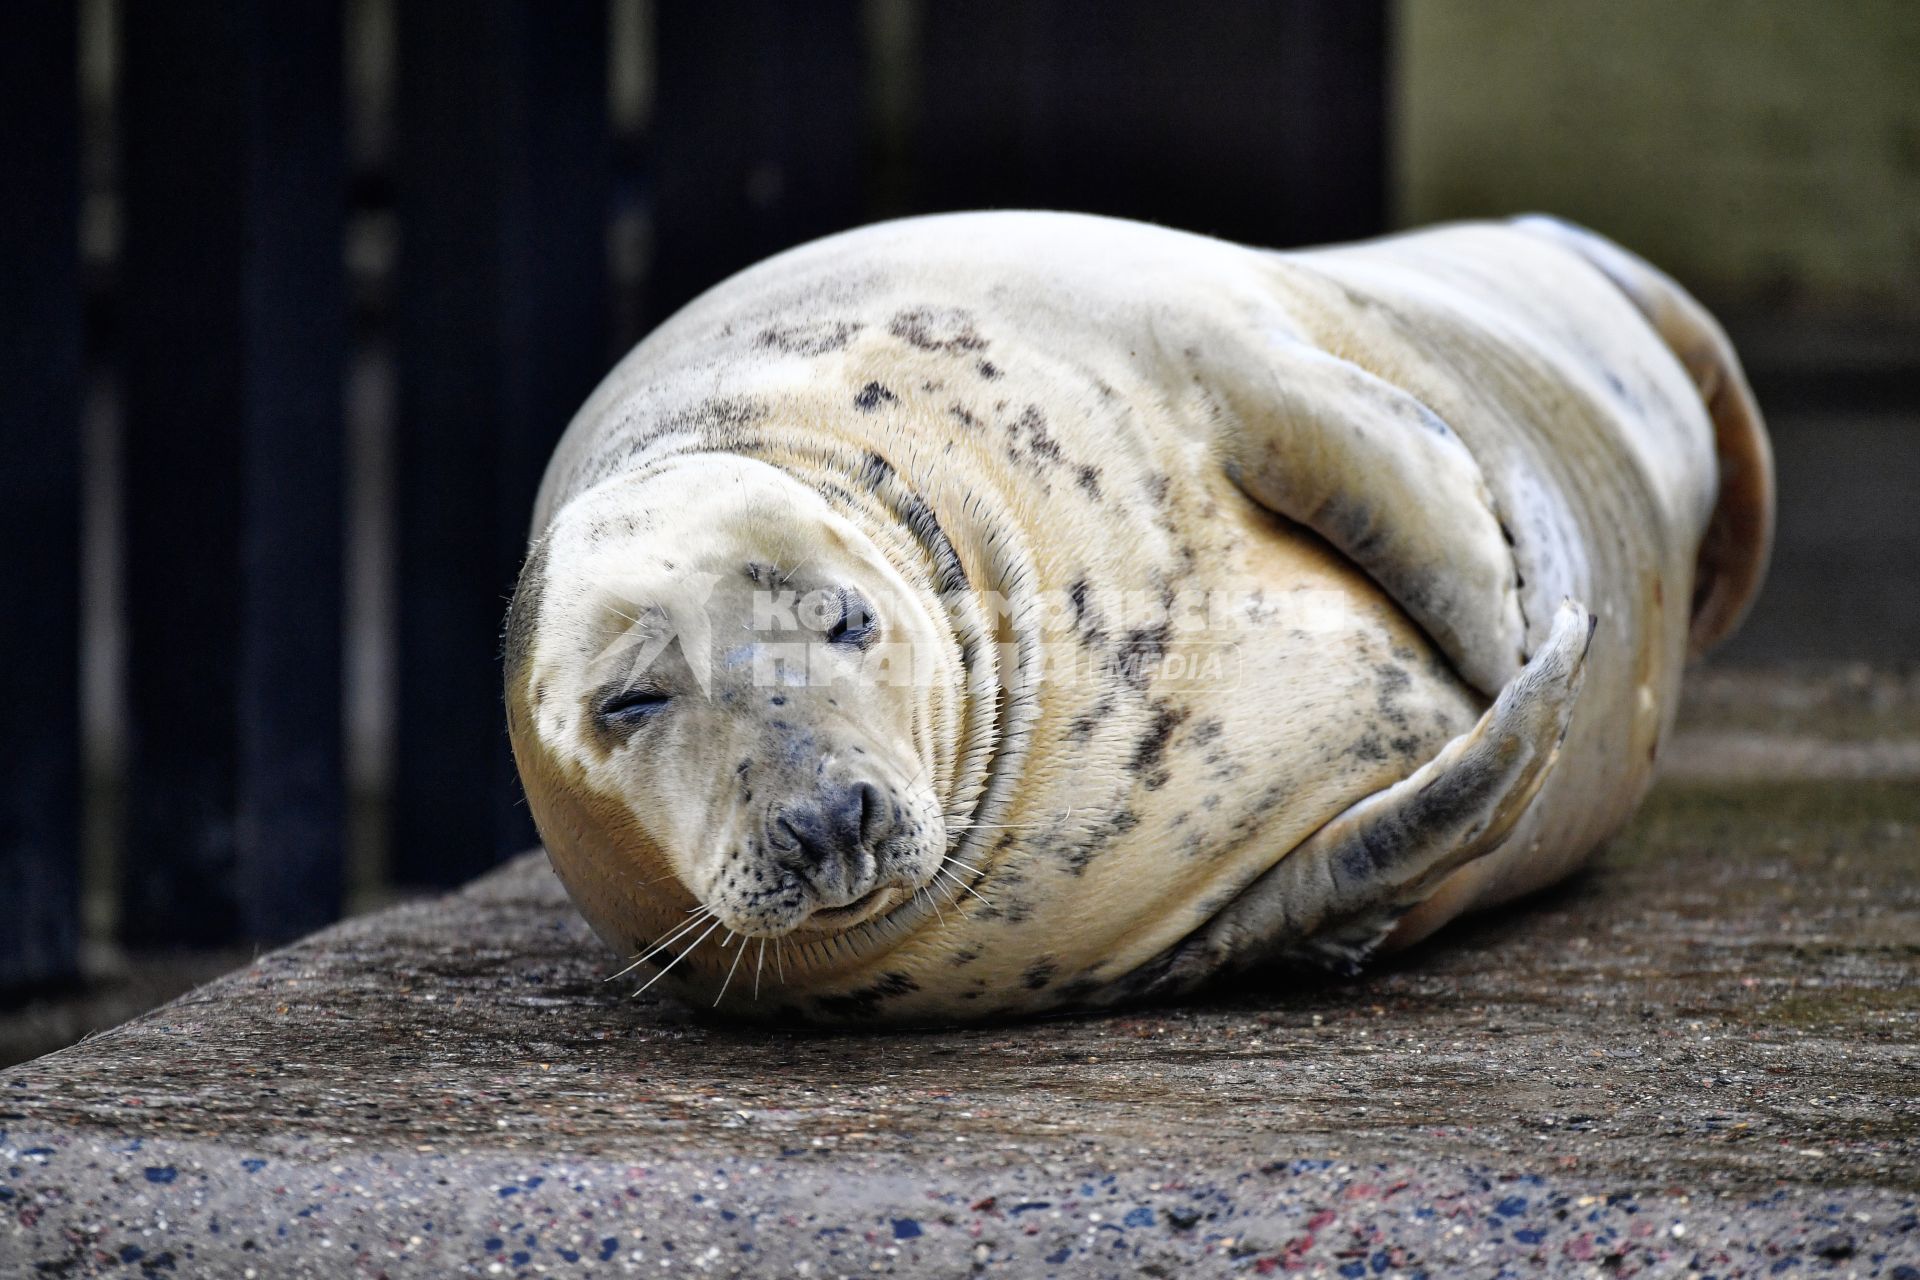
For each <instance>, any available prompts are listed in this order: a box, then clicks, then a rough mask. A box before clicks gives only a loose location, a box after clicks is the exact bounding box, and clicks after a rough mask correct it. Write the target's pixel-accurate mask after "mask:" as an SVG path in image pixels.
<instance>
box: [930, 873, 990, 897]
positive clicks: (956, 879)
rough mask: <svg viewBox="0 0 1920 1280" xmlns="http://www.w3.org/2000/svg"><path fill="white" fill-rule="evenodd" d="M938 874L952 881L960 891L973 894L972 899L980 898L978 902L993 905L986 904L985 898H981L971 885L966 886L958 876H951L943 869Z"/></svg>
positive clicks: (951, 874)
mask: <svg viewBox="0 0 1920 1280" xmlns="http://www.w3.org/2000/svg"><path fill="white" fill-rule="evenodd" d="M940 874H941V875H943V876H945V877H947V879H949V880H951V881H953V882H954V883H955V884H957V885H959V886H960V887H961V888H962V889H964V890H966V891H967V892H968V893H971V894H973V896H974V897H976V898H980V901H982V902H985V903H986V904H987V905H988V906H992V905H993V904H992V903H991V902H987V900H986V899H985V898H983V897H981V896H980V894H979V892H978V891H977V890H975V889H974V887H973V886H972V885H970V884H968V883H967V882H966V881H965V880H962V879H961V878H960V877H959V876H957V875H955V874H953V872H951V871H949V870H947V869H946V868H945V867H942V868H940Z"/></svg>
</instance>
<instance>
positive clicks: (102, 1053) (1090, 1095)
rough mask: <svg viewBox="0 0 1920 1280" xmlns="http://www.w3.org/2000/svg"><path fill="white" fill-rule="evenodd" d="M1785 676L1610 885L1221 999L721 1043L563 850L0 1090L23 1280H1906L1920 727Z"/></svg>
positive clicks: (1728, 724) (1707, 717)
mask: <svg viewBox="0 0 1920 1280" xmlns="http://www.w3.org/2000/svg"><path fill="white" fill-rule="evenodd" d="M1822 681H1824V683H1822ZM1796 688H1798V689H1799V692H1794V691H1793V690H1791V689H1789V690H1784V691H1783V689H1782V688H1781V685H1780V681H1779V680H1778V679H1777V678H1776V677H1764V678H1763V677H1752V678H1749V677H1746V676H1740V675H1728V676H1725V677H1711V678H1709V679H1706V680H1703V681H1702V682H1700V684H1699V685H1698V686H1697V689H1696V693H1695V695H1694V710H1693V713H1692V714H1691V716H1690V720H1691V724H1690V727H1689V728H1688V729H1687V730H1686V731H1684V732H1683V733H1681V734H1679V735H1677V736H1676V738H1675V739H1674V741H1673V742H1672V744H1670V747H1669V750H1668V754H1669V758H1670V761H1671V762H1672V764H1673V766H1674V768H1673V774H1672V776H1671V777H1670V778H1669V779H1668V780H1667V781H1665V782H1663V783H1662V785H1661V786H1660V788H1659V789H1657V790H1656V792H1655V794H1654V796H1653V798H1652V800H1651V801H1650V802H1649V804H1648V806H1647V808H1646V809H1645V810H1644V811H1643V813H1642V814H1641V816H1640V818H1639V819H1638V820H1637V821H1636V822H1635V824H1634V825H1633V827H1632V828H1631V829H1630V830H1629V831H1628V832H1627V833H1626V834H1624V835H1623V836H1622V837H1621V838H1619V839H1618V840H1616V841H1615V842H1614V844H1613V845H1612V847H1611V848H1610V850H1609V851H1608V852H1607V854H1606V855H1605V856H1604V857H1603V859H1602V860H1601V861H1600V863H1599V864H1598V866H1597V867H1596V868H1595V869H1594V870H1593V871H1592V872H1591V873H1589V874H1588V875H1586V876H1584V877H1582V878H1581V879H1580V880H1578V881H1576V882H1575V883H1573V884H1570V885H1568V886H1566V887H1564V888H1562V889H1559V890H1556V891H1554V892H1553V893H1551V894H1549V895H1547V896H1546V897H1544V898H1541V899H1538V900H1536V901H1533V902H1531V903H1528V904H1524V905H1523V906H1522V907H1520V908H1518V909H1515V910H1512V911H1508V912H1505V913H1502V914H1500V915H1498V916H1496V917H1494V918H1490V919H1485V920H1480V921H1476V922H1471V923H1469V924H1467V925H1466V926H1464V927H1460V928H1456V929H1454V930H1451V931H1449V932H1447V933H1446V934H1443V935H1442V937H1441V938H1439V939H1436V940H1435V941H1434V942H1433V943H1431V944H1429V945H1427V946H1425V947H1423V948H1421V949H1419V950H1417V951H1416V952H1414V953H1412V954H1410V955H1407V956H1404V957H1400V958H1397V959H1395V960H1393V961H1391V962H1390V963H1388V964H1385V965H1382V966H1380V967H1377V968H1376V969H1374V970H1373V971H1371V972H1369V973H1368V974H1366V975H1364V976H1362V977H1360V978H1358V979H1355V980H1349V981H1309V980H1305V979H1302V978H1300V977H1298V976H1278V975H1277V976H1274V977H1271V978H1268V979H1264V980H1263V981H1261V982H1260V983H1258V984H1254V985H1251V986H1247V987H1243V988H1241V989H1238V990H1236V991H1232V992H1228V993H1223V994H1222V995H1221V996H1220V997H1219V998H1217V999H1215V1000H1213V1001H1211V1002H1208V1003H1206V1004H1204V1005H1199V1006H1192V1007H1182V1008H1155V1009H1144V1010H1135V1011H1132V1012H1128V1013H1124V1014H1120V1015H1115V1016H1107V1017H1099V1018H1080V1019H1060V1020H1052V1021H1044V1022H1037V1023H1028V1024H1023V1025H1014V1026H1001V1027H989V1028H970V1029H957V1030H943V1031H930V1032H919V1033H913V1034H871V1035H845V1034H838V1035H825V1034H815V1033H809V1032H805V1031H800V1030H792V1031H779V1030H775V1031H768V1030H764V1029H760V1030H742V1029H737V1028H733V1027H729V1026H725V1025H719V1024H714V1023H711V1022H708V1021H706V1020H704V1019H703V1018H702V1017H701V1016H700V1014H699V1012H698V1011H693V1010H687V1009H683V1008H679V1007H676V1006H673V1005H671V1004H669V1003H666V1002H663V1001H660V1000H657V999H656V998H654V997H653V996H651V995H650V996H648V997H645V998H642V999H640V1000H632V999H629V998H627V996H626V995H625V992H624V990H623V989H622V988H623V987H630V983H629V982H628V981H627V980H622V982H621V983H615V984H606V983H603V982H602V981H601V979H602V978H604V977H605V976H606V975H607V974H609V973H610V972H612V971H613V970H614V969H615V968H617V967H618V966H617V964H616V963H614V962H612V961H611V960H610V958H609V957H607V956H606V955H605V954H603V952H602V951H601V949H600V948H599V946H598V945H597V944H596V943H595V942H594V941H593V940H592V938H591V937H590V936H589V935H588V934H587V933H586V931H585V929H584V927H583V926H582V925H581V924H580V923H579V921H578V919H577V917H575V915H574V914H573V912H572V911H571V909H570V908H569V907H568V905H567V904H566V902H565V899H564V897H563V895H562V894H561V892H560V890H559V888H558V886H557V884H556V883H555V882H554V880H553V879H552V877H551V875H550V874H549V873H548V872H547V871H546V869H545V867H544V866H543V865H542V862H541V859H540V857H539V855H532V856H530V857H528V858H526V859H522V860H521V861H519V862H517V863H515V864H514V865H512V866H510V867H508V868H506V869H503V870H502V871H500V872H498V873H496V874H495V875H492V876H490V877H488V878H486V879H484V880H482V881H480V882H478V883H477V884H475V885H473V886H471V887H470V888H468V889H467V890H465V891H463V892H461V893H459V894H456V895H453V896H452V897H450V898H448V899H445V900H442V901H437V902H429V903H419V904H413V905H409V906H405V907H401V908H397V909H394V910H391V911H387V912H385V913H382V914H379V915H375V916H371V917H367V918H364V919H361V920H358V921H353V922H349V923H347V924H345V925H342V926H339V927H337V928H335V929H332V930H330V931H328V932H326V933H323V934H321V935H318V936H316V937H315V938H312V939H309V940H308V941H306V942H303V943H301V944H299V945H297V946H294V947H291V948H288V949H286V950H284V951H280V952H276V953H274V954H271V955H268V956H265V957H263V958H261V959H260V960H258V961H257V962H255V963H254V964H253V965H252V966H250V967H249V968H246V969H244V970H241V971H239V972H237V973H234V974H232V975H230V976H228V977H226V978H224V979H222V980H220V981H219V982H216V983H214V984H213V985H211V986H208V987H205V988H202V989H200V990H199V991H196V992H194V993H192V994H190V995H188V996H187V997H185V998H183V999H181V1000H179V1001H177V1002H175V1003H174V1004H172V1005H169V1006H167V1007H166V1008H163V1009H161V1010H159V1011H157V1012H155V1013H153V1014H151V1015H149V1016H147V1017H145V1018H142V1019H140V1020H138V1021H136V1022H133V1023H131V1024H129V1025H127V1026H125V1027H122V1028H119V1029H118V1030H115V1031H111V1032H108V1033H106V1034H103V1035H99V1036H95V1037H93V1038H91V1039H89V1040H88V1041H86V1042H85V1043H83V1044H80V1045H77V1046H75V1047H74V1048H72V1049H69V1050H66V1051H65V1052H62V1053H59V1054H55V1055H53V1056H50V1057H47V1058H42V1059H40V1060H38V1061H36V1062H33V1063H30V1064H27V1065H24V1066H21V1067H17V1068H14V1069H13V1070H11V1071H8V1072H5V1073H0V1274H6V1275H12V1274H16V1273H17V1274H35V1273H36V1271H35V1269H36V1268H38V1269H39V1273H45V1274H64V1275H92V1274H103V1273H111V1274H127V1275H138V1274H143V1273H144V1274H179V1275H192V1276H203V1275H204V1276H246V1275H254V1276H259V1277H275V1276H316V1277H317V1276H326V1277H334V1276H345V1275H388V1276H394V1277H400V1276H442V1275H454V1274H478V1275H535V1274H554V1275H572V1274H576V1273H578V1274H615V1275H624V1274H634V1275H661V1276H667V1275H671V1276H679V1275H702V1274H705V1275H715V1276H725V1275H734V1274H746V1275H813V1276H837V1275H849V1276H858V1275H872V1274H876V1273H891V1274H929V1275H957V1274H967V1273H969V1272H978V1273H981V1274H989V1275H995V1274H1003V1275H1010V1276H1029V1275H1035V1276H1037V1275H1049V1274H1051V1275H1061V1276H1080V1275H1114V1276H1163V1277H1164V1276H1175V1275H1189V1274H1199V1275H1210V1274H1220V1275H1226V1274H1236V1275H1237V1274H1252V1275H1265V1274H1277V1273H1282V1272H1291V1271H1296V1270H1297V1271H1302V1272H1304V1273H1306V1274H1326V1275H1342V1276H1349V1277H1354V1276H1362V1275H1365V1276H1374V1275H1395V1274H1398V1275H1407V1276H1411V1275H1418V1274H1423V1273H1424V1274H1426V1275H1429V1276H1434V1277H1440V1276H1450V1275H1459V1274H1473V1275H1482V1274H1498V1273H1501V1272H1503V1271H1505V1272H1508V1273H1512V1274H1522V1273H1537V1272H1540V1271H1553V1272H1571V1273H1575V1274H1598V1275H1609V1276H1610V1275H1632V1274H1646V1275H1677V1274H1689V1273H1693V1272H1699V1273H1702V1274H1710V1275H1715V1276H1722V1277H1725V1276H1738V1275H1762V1274H1779V1273H1782V1272H1787V1273H1790V1274H1801V1273H1814V1274H1833V1275H1858V1276H1887V1277H1900V1278H1901V1280H1914V1278H1916V1277H1920V875H1916V872H1917V871H1920V785H1916V777H1915V774H1914V772H1913V771H1911V770H1909V771H1907V772H1904V773H1903V772H1902V767H1901V766H1900V765H1899V760H1900V759H1902V758H1903V757H1901V756H1900V755H1899V753H1900V752H1901V751H1906V750H1909V749H1910V747H1903V746H1901V745H1899V744H1901V743H1908V744H1910V743H1911V742H1912V741H1915V740H1920V733H1917V732H1916V731H1915V730H1916V727H1917V726H1920V716H1916V715H1915V714H1914V712H1915V709H1916V707H1915V704H1916V702H1917V701H1920V698H1916V695H1915V688H1916V684H1915V682H1914V681H1913V680H1912V678H1911V677H1910V676H1906V675H1892V676H1889V675H1886V674H1885V673H1879V674H1875V673H1871V672H1869V673H1866V674H1864V675H1860V676H1858V677H1857V678H1856V677H1854V676H1847V675H1845V674H1844V673H1843V674H1841V675H1837V676H1835V675H1831V674H1830V675H1828V676H1823V677H1822V679H1821V681H1812V682H1804V681H1803V682H1801V684H1800V685H1799V686H1796ZM1734 739H1739V740H1740V741H1742V742H1744V743H1746V745H1744V746H1741V747H1739V748H1738V749H1729V748H1728V746H1727V743H1728V742H1729V741H1731V740H1734ZM1755 741H1758V742H1759V743H1760V744H1761V745H1760V746H1759V747H1754V746H1753V745H1752V744H1753V742H1755ZM1768 744H1771V745H1770V746H1769V745H1768ZM1861 744H1867V745H1869V746H1871V745H1874V744H1878V746H1879V747H1881V748H1885V749H1886V750H1885V751H1883V752H1882V753H1881V755H1880V756H1875V757H1873V758H1871V759H1869V760H1868V762H1867V764H1866V765H1865V766H1863V767H1858V768H1855V767H1852V766H1849V765H1848V764H1847V763H1846V762H1847V761H1848V760H1850V759H1854V757H1853V756H1849V755H1848V754H1847V753H1848V752H1850V751H1855V749H1856V748H1858V747H1859V746H1861ZM1890 744H1891V745H1890ZM1889 752H1891V754H1890V755H1889V754H1888V753H1889ZM1855 754H1856V755H1857V752H1855ZM1770 760H1772V761H1776V762H1784V763H1783V764H1781V766H1780V767H1778V768H1774V769H1772V770H1771V772H1770V771H1769V769H1768V767H1767V765H1768V762H1769V761H1770ZM1890 760H1891V761H1892V762H1893V763H1889V761H1890ZM1796 761H1797V762H1798V763H1795V762H1796ZM1809 761H1811V762H1813V763H1812V764H1809V763H1808V762H1809ZM1836 761H1839V762H1840V763H1835V762H1836ZM1855 764H1858V760H1855Z"/></svg>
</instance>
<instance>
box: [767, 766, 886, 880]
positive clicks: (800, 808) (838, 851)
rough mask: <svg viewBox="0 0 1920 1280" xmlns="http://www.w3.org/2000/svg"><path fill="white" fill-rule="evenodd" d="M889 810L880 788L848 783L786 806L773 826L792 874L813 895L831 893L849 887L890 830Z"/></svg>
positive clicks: (866, 783) (861, 783) (822, 790)
mask: <svg viewBox="0 0 1920 1280" xmlns="http://www.w3.org/2000/svg"><path fill="white" fill-rule="evenodd" d="M891 812H892V809H891V806H890V805H888V803H887V798H886V796H885V795H884V794H883V793H882V792H881V790H880V788H878V787H876V786H874V785H873V784H872V783H870V782H848V783H842V784H839V785H835V786H828V787H823V788H821V790H820V791H819V793H817V794H816V795H814V796H812V797H810V798H809V799H808V800H805V801H802V802H800V803H797V804H792V805H788V806H787V807H786V808H785V809H783V810H782V811H781V814H780V818H779V821H778V822H777V823H776V826H777V828H778V829H779V831H780V833H781V834H782V835H784V836H785V840H784V841H782V843H785V844H787V845H788V846H789V849H790V852H791V853H792V854H793V855H794V856H793V857H792V858H791V859H790V861H791V863H792V864H793V867H794V870H796V871H798V872H800V873H801V875H803V876H805V877H806V878H807V880H808V881H809V882H810V883H811V884H812V885H813V886H814V888H815V889H816V890H817V891H819V892H822V893H831V892H833V891H835V890H850V889H852V887H853V884H852V882H853V880H854V879H855V877H856V876H857V875H858V874H859V872H860V870H861V865H860V864H861V863H863V862H864V861H866V860H867V859H868V858H870V857H871V856H872V854H873V852H874V850H875V848H876V847H877V846H878V845H879V843H880V841H882V840H883V839H885V838H886V836H887V834H888V832H889V831H890V830H891V829H892V820H891Z"/></svg>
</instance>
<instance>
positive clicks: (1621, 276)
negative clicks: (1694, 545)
mask: <svg viewBox="0 0 1920 1280" xmlns="http://www.w3.org/2000/svg"><path fill="white" fill-rule="evenodd" d="M1514 225H1515V226H1516V227H1519V228H1520V229H1521V230H1523V231H1526V232H1529V233H1531V234H1533V235H1537V236H1540V237H1542V238H1544V239H1547V240H1551V241H1553V242H1554V243H1555V244H1557V245H1559V246H1561V247H1562V248H1565V249H1570V250H1572V251H1573V252H1574V253H1576V254H1578V255H1579V256H1580V257H1582V258H1584V259H1585V260H1586V261H1587V262H1588V263H1590V264H1591V265H1592V266H1594V267H1595V268H1596V269H1598V270H1599V272H1600V274H1602V275H1604V276H1606V278H1607V279H1608V280H1610V281H1612V282H1613V285H1614V287H1615V288H1617V289H1619V290H1620V292H1622V293H1624V294H1626V295H1627V298H1628V300H1629V301H1631V302H1632V303H1633V305H1634V306H1635V307H1637V308H1639V311H1640V314H1641V315H1643V316H1645V317H1646V318H1647V323H1649V324H1651V325H1652V326H1653V329H1654V332H1656V333H1658V334H1659V335H1660V340H1661V341H1662V342H1665V343H1666V344H1667V349H1668V350H1670V351H1672V352H1673V354H1674V356H1675V358H1677V359H1678V360H1679V361H1680V364H1681V365H1682V367H1684V368H1685V369H1686V371H1687V375H1688V376H1689V377H1690V378H1692V379H1693V385H1694V388H1695V389H1696V390H1697V391H1699V393H1700V399H1701V402H1702V403H1704V404H1705V405H1706V406H1707V416H1708V417H1709V418H1711V419H1712V420H1713V451H1714V456H1715V459H1716V461H1717V462H1718V464H1719V469H1720V491H1719V494H1718V496H1717V497H1716V498H1715V500H1714V505H1713V515H1712V517H1711V518H1710V519H1709V520H1708V522H1707V531H1706V535H1705V536H1704V537H1703V538H1702V539H1701V541H1700V556H1699V560H1698V563H1697V565H1696V566H1695V569H1694V580H1693V623H1692V629H1691V635H1690V637H1689V647H1690V648H1691V649H1692V651H1693V653H1694V655H1695V656H1696V657H1697V656H1699V655H1700V654H1703V653H1705V652H1707V651H1708V650H1709V649H1711V648H1713V647H1714V646H1715V645H1716V644H1718V643H1719V642H1720V641H1722V640H1724V639H1725V638H1726V637H1727V636H1729V635H1731V634H1732V633H1733V630H1734V628H1735V627H1737V626H1738V625H1739V624H1740V619H1741V618H1742V617H1744V616H1745V615H1746V612H1747V608H1748V606H1750V605H1751V604H1752V603H1753V598H1754V597H1755V596H1756V595H1758V594H1759V592H1760V582H1761V580H1762V579H1763V578H1765V577H1766V572H1767V558H1768V555H1769V554H1770V552H1771V550H1772V547H1773V450H1772V448H1771V446H1769V445H1768V443H1767V432H1766V427H1765V425H1764V424H1763V423H1762V422H1761V419H1760V408H1759V406H1758V405H1756V404H1755V403H1754V401H1753V392H1752V391H1751V390H1749V389H1748V387H1747V379H1746V375H1745V374H1744V373H1743V372H1742V371H1741V369H1740V358H1739V357H1738V356H1736V355H1735V354H1734V351H1733V344H1732V343H1730V342H1728V341H1727V335H1726V334H1725V332H1723V331H1722V330H1721V328H1720V326H1719V324H1718V323H1717V322H1715V320H1714V318H1713V316H1712V315H1710V314H1709V313H1708V311H1707V309H1706V308H1705V307H1703V306H1701V305H1700V304H1699V303H1698V302H1696V301H1695V300H1694V298H1693V296H1692V295H1691V294H1689V293H1688V292H1687V291H1686V290H1685V289H1683V288H1681V287H1680V286H1679V284H1677V283H1675V282H1674V280H1673V279H1672V278H1671V277H1669V276H1668V275H1667V274H1666V273H1665V272H1663V271H1661V270H1659V269H1658V268H1657V267H1655V266H1653V265H1652V264H1651V263H1648V262H1646V261H1645V260H1644V259H1642V258H1640V257H1638V256H1636V255H1635V254H1632V253H1629V252H1628V251H1627V250H1625V249H1622V248H1621V247H1620V246H1619V245H1617V244H1615V243H1613V241H1611V240H1608V239H1607V238H1606V237H1604V236H1601V235H1596V234H1595V233H1594V232H1591V231H1588V230H1586V229H1584V228H1582V227H1576V226H1574V225H1573V224H1572V223H1569V222H1562V221H1561V220H1560V219H1558V218H1549V217H1545V216H1543V215H1540V214H1533V215H1530V216H1528V217H1524V218H1516V219H1514Z"/></svg>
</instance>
